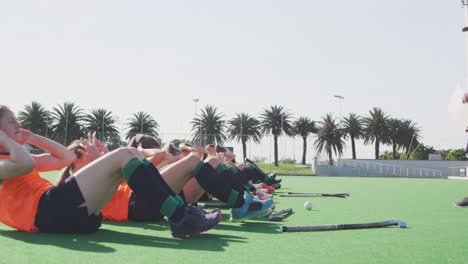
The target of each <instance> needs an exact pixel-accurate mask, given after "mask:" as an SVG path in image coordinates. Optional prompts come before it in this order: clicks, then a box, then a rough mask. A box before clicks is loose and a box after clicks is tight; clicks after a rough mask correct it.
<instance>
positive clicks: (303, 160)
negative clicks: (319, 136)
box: [302, 137, 307, 165]
mask: <svg viewBox="0 0 468 264" xmlns="http://www.w3.org/2000/svg"><path fill="white" fill-rule="evenodd" d="M302 141H303V144H302V148H303V149H302V165H305V164H306V154H307V137H302Z"/></svg>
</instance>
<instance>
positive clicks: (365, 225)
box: [280, 220, 406, 232]
mask: <svg viewBox="0 0 468 264" xmlns="http://www.w3.org/2000/svg"><path fill="white" fill-rule="evenodd" d="M387 226H398V227H399V228H406V223H405V222H403V221H400V220H388V221H383V222H374V223H363V224H338V225H311V226H281V227H280V232H307V231H333V230H345V229H364V228H381V227H387Z"/></svg>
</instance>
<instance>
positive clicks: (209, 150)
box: [205, 144, 216, 156]
mask: <svg viewBox="0 0 468 264" xmlns="http://www.w3.org/2000/svg"><path fill="white" fill-rule="evenodd" d="M205 153H206V154H207V155H211V156H214V155H216V150H215V147H214V146H213V145H212V144H208V145H206V146H205Z"/></svg>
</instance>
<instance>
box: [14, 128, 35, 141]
mask: <svg viewBox="0 0 468 264" xmlns="http://www.w3.org/2000/svg"><path fill="white" fill-rule="evenodd" d="M32 136H34V133H33V132H31V131H29V130H26V129H24V128H20V130H19V137H18V140H17V142H18V144H20V145H25V144H28V143H29V141H30V140H31V137H32Z"/></svg>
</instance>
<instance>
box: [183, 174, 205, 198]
mask: <svg viewBox="0 0 468 264" xmlns="http://www.w3.org/2000/svg"><path fill="white" fill-rule="evenodd" d="M204 193H205V190H204V189H203V188H202V187H201V186H200V184H199V183H198V181H197V180H196V179H195V178H193V179H191V180H190V181H188V182H187V184H185V186H184V197H185V202H187V203H188V204H191V203H194V202H196V201H198V200H200V198H201V197H202V196H203V194H204Z"/></svg>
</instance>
